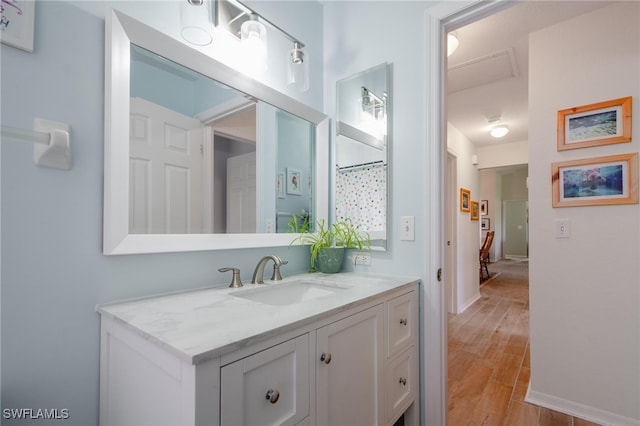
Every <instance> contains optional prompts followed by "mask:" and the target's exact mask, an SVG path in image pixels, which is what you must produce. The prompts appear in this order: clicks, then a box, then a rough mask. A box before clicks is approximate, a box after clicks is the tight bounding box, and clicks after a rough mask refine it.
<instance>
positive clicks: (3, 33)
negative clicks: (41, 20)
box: [0, 0, 36, 52]
mask: <svg viewBox="0 0 640 426" xmlns="http://www.w3.org/2000/svg"><path fill="white" fill-rule="evenodd" d="M35 10H36V3H35V0H12V1H5V0H2V6H1V7H0V41H2V42H3V43H4V44H8V45H9V46H13V47H17V48H18V49H22V50H25V51H27V52H33V36H34V26H35Z"/></svg>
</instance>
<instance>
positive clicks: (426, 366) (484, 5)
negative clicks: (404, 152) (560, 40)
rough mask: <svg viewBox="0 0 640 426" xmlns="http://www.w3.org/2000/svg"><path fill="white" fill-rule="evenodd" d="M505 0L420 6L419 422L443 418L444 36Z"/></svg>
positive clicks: (437, 421)
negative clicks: (422, 170)
mask: <svg viewBox="0 0 640 426" xmlns="http://www.w3.org/2000/svg"><path fill="white" fill-rule="evenodd" d="M512 4H513V3H511V4H509V3H508V2H507V1H506V0H495V1H481V0H470V1H460V2H442V3H438V4H436V5H434V6H433V7H431V8H429V9H427V10H426V11H425V33H424V34H425V47H426V49H425V50H426V57H425V88H426V93H425V108H426V109H425V111H426V117H425V131H426V152H425V154H426V159H425V164H426V169H427V171H426V173H425V179H426V180H425V182H424V184H425V188H426V191H425V192H426V197H425V200H424V205H423V207H424V211H425V212H428V214H427V215H426V216H427V218H426V220H425V235H424V239H423V241H424V243H423V244H424V253H425V265H424V268H423V271H422V276H423V277H424V285H423V287H422V289H423V293H422V313H421V315H422V318H421V319H422V325H423V331H422V345H421V351H422V352H421V353H423V354H424V356H422V357H421V358H422V359H421V363H422V365H421V374H422V377H421V379H422V386H421V390H422V410H421V413H422V414H421V416H422V421H421V424H425V425H428V426H437V425H446V424H447V310H446V307H445V297H444V296H445V292H444V285H443V284H442V283H441V282H439V281H438V279H437V276H438V271H439V270H441V268H442V265H443V250H442V247H444V245H443V244H445V240H444V222H443V220H442V219H443V218H444V209H445V207H444V190H445V186H444V182H445V181H444V171H445V164H446V161H447V138H446V132H447V116H446V111H447V109H446V103H445V101H446V90H445V86H446V83H445V82H446V63H447V61H446V56H445V55H446V51H447V49H446V37H445V34H446V33H447V32H449V31H453V30H455V29H456V28H460V27H462V26H464V25H467V24H470V23H472V22H474V21H477V20H479V19H482V18H485V17H487V16H490V15H492V14H494V13H496V12H498V11H500V10H503V9H506V8H507V7H509V6H511V5H512Z"/></svg>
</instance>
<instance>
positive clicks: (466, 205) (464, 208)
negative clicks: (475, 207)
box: [460, 188, 471, 212]
mask: <svg viewBox="0 0 640 426" xmlns="http://www.w3.org/2000/svg"><path fill="white" fill-rule="evenodd" d="M470 206H471V191H470V190H468V189H466V188H460V211H461V212H468V211H469V209H470Z"/></svg>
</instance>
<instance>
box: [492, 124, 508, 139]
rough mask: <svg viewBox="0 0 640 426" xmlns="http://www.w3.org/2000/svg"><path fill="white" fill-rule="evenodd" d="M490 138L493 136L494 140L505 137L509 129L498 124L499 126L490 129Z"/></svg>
mask: <svg viewBox="0 0 640 426" xmlns="http://www.w3.org/2000/svg"><path fill="white" fill-rule="evenodd" d="M490 133H491V136H493V137H494V138H501V137H504V136H506V135H507V133H509V127H507V126H506V125H504V124H500V125H499V126H495V127H493V128H491V131H490Z"/></svg>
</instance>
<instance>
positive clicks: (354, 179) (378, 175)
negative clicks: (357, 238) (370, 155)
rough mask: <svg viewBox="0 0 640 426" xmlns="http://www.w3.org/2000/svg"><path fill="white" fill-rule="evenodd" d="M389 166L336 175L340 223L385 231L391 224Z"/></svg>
mask: <svg viewBox="0 0 640 426" xmlns="http://www.w3.org/2000/svg"><path fill="white" fill-rule="evenodd" d="M386 189H387V165H386V164H384V163H382V162H380V163H375V164H368V165H363V166H356V167H344V168H342V169H338V170H337V172H336V219H337V220H344V219H347V218H348V219H350V220H351V221H352V222H353V224H354V225H355V226H356V227H358V229H361V230H364V231H368V232H372V231H384V230H385V226H386V223H387V217H386V216H387V191H386Z"/></svg>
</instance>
